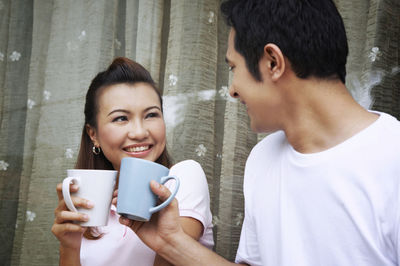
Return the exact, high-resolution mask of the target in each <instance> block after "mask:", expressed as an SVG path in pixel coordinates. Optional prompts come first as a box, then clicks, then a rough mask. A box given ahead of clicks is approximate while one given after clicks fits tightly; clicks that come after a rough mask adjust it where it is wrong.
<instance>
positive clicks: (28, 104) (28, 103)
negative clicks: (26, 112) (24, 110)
mask: <svg viewBox="0 0 400 266" xmlns="http://www.w3.org/2000/svg"><path fill="white" fill-rule="evenodd" d="M26 104H27V106H28V108H29V109H32V108H33V107H34V106H35V105H36V102H35V101H34V100H31V99H28V102H27V103H26Z"/></svg>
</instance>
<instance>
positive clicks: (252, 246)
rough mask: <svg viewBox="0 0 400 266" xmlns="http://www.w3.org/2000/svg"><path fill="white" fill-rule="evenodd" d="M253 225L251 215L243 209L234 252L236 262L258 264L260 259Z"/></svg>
mask: <svg viewBox="0 0 400 266" xmlns="http://www.w3.org/2000/svg"><path fill="white" fill-rule="evenodd" d="M254 229H255V225H254V223H253V222H252V219H251V216H250V214H249V213H247V211H245V216H244V221H243V225H242V231H241V233H240V241H239V247H238V250H237V253H236V259H235V262H236V263H246V264H248V265H260V264H259V262H260V261H261V258H260V254H259V248H258V241H257V235H256V232H255V230H254Z"/></svg>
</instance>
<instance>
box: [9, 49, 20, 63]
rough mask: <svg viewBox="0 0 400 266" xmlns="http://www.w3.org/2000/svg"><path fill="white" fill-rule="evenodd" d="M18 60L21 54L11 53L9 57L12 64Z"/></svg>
mask: <svg viewBox="0 0 400 266" xmlns="http://www.w3.org/2000/svg"><path fill="white" fill-rule="evenodd" d="M20 58H21V54H20V53H18V52H17V51H14V52H12V53H11V55H10V60H11V61H13V62H15V61H18V60H19V59H20Z"/></svg>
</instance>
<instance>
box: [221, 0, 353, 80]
mask: <svg viewBox="0 0 400 266" xmlns="http://www.w3.org/2000/svg"><path fill="white" fill-rule="evenodd" d="M221 12H222V13H223V15H224V16H225V18H226V20H227V24H228V25H229V26H231V27H232V28H233V29H234V30H235V39H234V46H235V49H236V51H237V52H238V53H240V54H241V55H242V56H243V57H244V59H245V61H246V65H247V68H248V70H249V72H250V73H251V74H252V76H253V77H254V78H255V79H256V80H258V81H261V74H260V71H259V67H258V63H259V61H260V59H261V56H262V55H263V51H264V46H265V45H266V44H268V43H274V44H276V45H277V46H279V48H280V49H281V50H282V52H283V54H284V55H285V56H286V57H287V58H288V59H289V61H290V64H291V67H292V69H293V71H294V72H295V73H296V75H297V76H298V77H299V78H307V77H309V76H314V77H317V78H335V79H336V78H339V79H340V80H341V81H342V82H343V83H345V78H346V61H347V55H348V45H347V37H346V31H345V28H344V25H343V20H342V17H341V16H340V14H339V12H338V10H337V8H336V6H335V4H334V3H333V1H332V0H227V1H225V2H223V3H222V4H221Z"/></svg>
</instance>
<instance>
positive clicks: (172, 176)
mask: <svg viewBox="0 0 400 266" xmlns="http://www.w3.org/2000/svg"><path fill="white" fill-rule="evenodd" d="M170 179H175V190H174V191H173V192H172V193H171V195H170V196H169V197H168V199H167V200H166V201H164V202H163V203H161V204H160V205H158V206H155V207H153V208H150V209H149V212H150V213H151V214H153V213H155V212H158V211H160V210H162V209H164V208H165V207H167V205H168V204H170V203H171V201H172V200H173V199H174V198H175V195H176V193H177V192H178V189H179V178H178V177H176V176H174V175H170V176H163V177H161V180H160V183H161V184H163V185H164V184H165V182H167V181H168V180H170Z"/></svg>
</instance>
